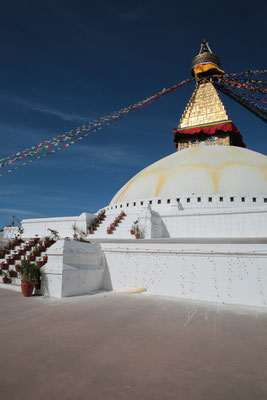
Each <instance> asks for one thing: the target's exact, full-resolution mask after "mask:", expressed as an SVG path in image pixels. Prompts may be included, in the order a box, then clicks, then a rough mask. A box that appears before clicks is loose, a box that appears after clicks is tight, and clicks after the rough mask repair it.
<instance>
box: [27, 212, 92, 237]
mask: <svg viewBox="0 0 267 400" xmlns="http://www.w3.org/2000/svg"><path fill="white" fill-rule="evenodd" d="M94 217H95V215H94V214H89V213H82V214H81V215H80V216H77V217H58V218H35V219H24V220H22V222H21V224H22V228H23V229H24V232H23V235H22V238H32V237H34V236H35V235H38V236H39V237H44V236H49V235H51V232H49V230H48V229H49V228H50V229H55V230H56V231H58V233H59V236H60V237H61V238H65V237H71V238H72V237H73V229H72V226H73V225H74V224H75V225H76V226H77V228H79V229H81V230H82V231H84V232H87V226H88V224H89V223H90V221H91V220H92V219H93V218H94Z"/></svg>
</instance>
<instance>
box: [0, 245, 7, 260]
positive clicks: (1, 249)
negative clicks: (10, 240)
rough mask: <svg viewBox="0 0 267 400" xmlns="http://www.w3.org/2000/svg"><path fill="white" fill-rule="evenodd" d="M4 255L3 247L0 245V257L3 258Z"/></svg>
mask: <svg viewBox="0 0 267 400" xmlns="http://www.w3.org/2000/svg"><path fill="white" fill-rule="evenodd" d="M5 255H6V252H5V248H4V247H2V246H0V258H4V257H5Z"/></svg>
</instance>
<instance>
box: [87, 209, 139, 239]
mask: <svg viewBox="0 0 267 400" xmlns="http://www.w3.org/2000/svg"><path fill="white" fill-rule="evenodd" d="M118 215H119V213H118V214H109V215H106V218H105V220H104V221H102V223H101V224H100V225H99V227H98V228H97V230H96V231H94V233H93V234H88V236H87V237H88V239H89V240H90V238H94V239H135V236H134V235H131V233H130V230H131V227H132V225H133V222H134V220H135V219H136V215H132V214H129V215H127V214H125V215H124V216H123V218H122V219H121V220H120V222H119V223H118V225H117V226H116V227H115V228H114V229H113V230H112V233H111V234H108V233H107V228H108V227H109V226H110V225H111V224H112V223H113V222H114V221H115V219H116V218H117V217H118Z"/></svg>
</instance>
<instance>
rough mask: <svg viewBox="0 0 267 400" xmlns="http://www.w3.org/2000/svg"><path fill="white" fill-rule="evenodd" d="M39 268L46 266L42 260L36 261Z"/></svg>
mask: <svg viewBox="0 0 267 400" xmlns="http://www.w3.org/2000/svg"><path fill="white" fill-rule="evenodd" d="M36 265H37V267H39V268H41V267H42V266H43V265H44V262H43V261H41V260H38V261H36Z"/></svg>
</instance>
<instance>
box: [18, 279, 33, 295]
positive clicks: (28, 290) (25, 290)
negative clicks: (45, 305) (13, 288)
mask: <svg viewBox="0 0 267 400" xmlns="http://www.w3.org/2000/svg"><path fill="white" fill-rule="evenodd" d="M34 285H35V282H23V281H21V291H22V294H23V296H25V297H30V296H31V295H32V292H33V289H34Z"/></svg>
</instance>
